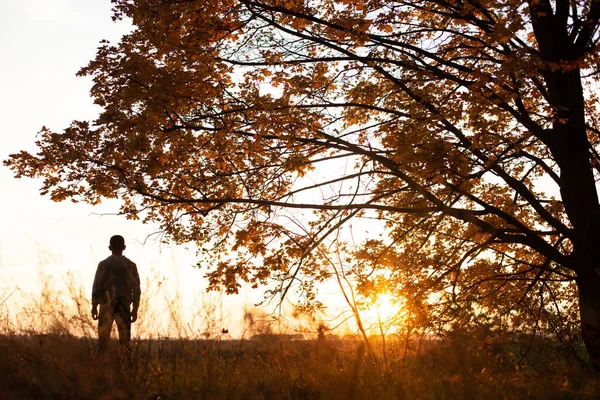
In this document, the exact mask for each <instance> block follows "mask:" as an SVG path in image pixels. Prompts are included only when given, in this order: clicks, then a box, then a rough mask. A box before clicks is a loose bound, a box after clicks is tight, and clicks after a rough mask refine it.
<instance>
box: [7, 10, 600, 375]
mask: <svg viewBox="0 0 600 400" xmlns="http://www.w3.org/2000/svg"><path fill="white" fill-rule="evenodd" d="M113 2H114V10H115V17H114V18H115V19H121V18H124V17H127V18H131V19H132V20H133V24H134V26H135V29H134V30H133V31H132V32H131V33H130V34H128V35H126V36H125V37H123V39H122V40H121V42H120V43H119V44H117V45H111V44H110V43H103V44H102V46H101V47H100V48H99V49H98V53H97V56H96V58H95V59H94V60H93V61H91V62H90V64H89V65H88V66H86V67H84V68H83V69H82V70H81V71H80V72H79V74H80V75H83V76H91V77H93V80H94V86H93V88H92V91H91V94H92V96H93V97H94V99H95V102H96V103H97V104H99V105H101V106H102V107H103V108H104V111H103V112H102V114H101V115H100V117H99V118H98V120H96V121H94V123H93V124H90V123H89V122H82V121H74V122H73V123H72V125H71V126H70V127H68V128H66V129H65V130H64V131H63V132H60V133H57V132H52V131H50V130H49V129H46V128H44V129H43V130H42V132H41V136H40V138H39V141H38V142H37V144H38V146H39V152H38V153H37V154H29V153H27V152H21V153H19V154H14V155H11V156H10V159H8V160H7V161H5V164H6V165H8V166H9V167H10V168H12V169H13V171H14V172H15V174H16V176H17V177H22V176H27V177H41V178H43V179H44V183H43V187H42V194H49V195H50V197H51V198H52V199H53V200H55V201H60V200H64V199H72V200H74V201H81V200H83V201H86V202H89V203H96V202H99V201H100V200H101V198H119V199H121V200H122V201H123V206H122V212H123V214H125V215H127V216H128V217H130V218H143V219H144V220H146V221H158V222H159V223H161V224H162V225H161V226H162V228H163V229H164V231H165V232H166V233H168V234H169V235H170V236H171V237H172V238H173V239H174V240H176V241H195V242H197V243H198V244H199V245H200V246H201V247H203V248H204V249H209V248H210V249H211V250H213V251H216V252H217V253H218V254H219V255H218V257H217V258H215V259H214V260H215V261H214V265H213V267H212V269H211V271H210V272H209V273H208V276H209V278H210V282H211V284H212V285H216V286H219V285H220V286H224V287H225V288H227V290H229V291H231V292H235V291H236V290H237V288H238V286H239V282H240V281H248V282H252V283H253V284H255V285H258V284H264V283H267V282H268V281H269V280H270V279H272V278H275V279H277V280H278V281H279V282H280V285H279V286H278V287H276V288H275V289H274V290H275V292H278V293H279V294H282V295H284V296H285V295H286V293H287V292H288V290H289V289H290V287H296V286H294V285H299V286H300V287H301V288H303V289H305V291H304V293H306V296H307V298H306V300H307V302H309V303H310V301H311V300H314V297H312V294H311V293H313V292H312V291H311V289H312V288H313V284H314V282H318V281H319V280H323V279H326V278H328V277H329V276H331V268H330V267H331V266H332V265H335V266H337V267H339V266H340V265H342V264H343V265H344V266H345V268H346V271H349V272H348V273H353V274H354V276H355V277H356V278H357V279H358V285H359V289H360V290H362V291H363V293H365V295H368V294H369V293H372V292H373V291H381V290H384V289H382V287H384V288H385V290H388V291H390V292H394V293H396V294H397V295H398V296H404V298H405V299H406V306H407V307H409V306H410V307H412V308H413V309H414V310H415V312H420V311H423V310H426V309H428V310H429V309H431V310H438V311H436V312H438V313H439V315H453V316H454V317H457V318H459V317H460V315H474V314H477V313H480V311H481V310H486V312H488V313H489V315H488V316H489V318H496V319H497V321H507V320H508V321H510V324H512V325H513V326H517V325H519V324H525V325H528V326H533V325H536V326H542V325H543V326H547V327H550V328H553V329H554V330H555V331H556V332H558V333H560V330H561V329H562V328H561V326H562V325H561V324H564V323H567V322H569V321H572V319H573V318H574V317H577V315H578V310H579V311H580V323H581V330H582V333H583V339H584V341H585V344H586V347H587V350H588V353H589V355H590V357H591V359H592V362H593V364H594V366H595V368H596V369H600V291H599V290H597V288H598V287H599V285H600V270H599V267H600V265H599V264H600V254H599V251H600V245H598V244H597V243H598V242H599V240H600V207H599V202H598V194H597V189H596V178H595V176H596V174H597V173H598V171H599V169H598V168H599V167H598V166H599V160H600V157H599V155H598V141H599V139H600V130H599V129H600V127H599V126H598V123H597V121H596V112H597V106H598V100H597V98H596V95H595V84H596V81H597V77H598V67H597V66H598V62H599V47H598V40H599V37H600V35H599V34H598V25H599V18H600V2H599V1H597V0H591V1H583V0H581V1H580V0H571V1H567V0H555V1H550V0H531V1H518V0H505V1H501V2H500V1H487V0H462V1H460V0H434V1H427V0H415V1H413V0H407V1H387V0H360V1H358V0H340V1H331V0H315V1H299V0H290V1H285V2H283V1H277V0H206V1H191V0H178V1H175V0H171V1H169V0H114V1H113ZM328 170H335V171H337V172H338V173H337V174H335V175H332V174H331V173H326V172H328ZM324 171H325V172H324ZM302 210H312V211H313V213H312V214H310V215H307V214H306V213H304V214H302V213H301V211H302ZM286 218H287V219H286ZM361 218H362V219H367V220H370V221H376V222H375V223H380V224H381V225H382V226H381V229H382V232H384V234H383V235H381V236H377V237H366V238H365V240H361V241H360V243H355V245H356V246H355V247H351V246H350V245H351V243H350V242H349V241H348V240H345V239H347V238H348V237H347V236H346V237H339V236H335V235H336V234H337V233H338V232H339V230H340V228H343V227H344V226H346V225H348V224H353V223H354V222H353V221H356V220H358V219H361ZM299 219H303V221H304V222H305V223H304V224H299V223H298V222H299ZM355 226H356V225H355ZM331 246H335V251H333V253H337V254H340V257H338V259H337V260H336V259H335V258H334V257H332V255H331V254H332V247H331ZM232 250H233V251H234V252H232ZM336 274H337V270H336ZM434 303H435V304H436V305H437V307H438V308H435V307H433V304H434ZM419 310H420V311H419ZM431 312H433V311H431Z"/></svg>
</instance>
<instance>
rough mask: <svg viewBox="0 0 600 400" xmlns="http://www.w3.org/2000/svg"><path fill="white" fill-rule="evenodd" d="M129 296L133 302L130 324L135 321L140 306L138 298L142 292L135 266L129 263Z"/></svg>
mask: <svg viewBox="0 0 600 400" xmlns="http://www.w3.org/2000/svg"><path fill="white" fill-rule="evenodd" d="M131 265H132V268H131V280H132V282H131V294H132V300H133V309H132V310H131V322H135V321H136V320H137V311H138V308H139V306H140V297H141V293H142V290H141V289H140V275H139V274H138V270H137V266H136V265H135V263H134V262H131Z"/></svg>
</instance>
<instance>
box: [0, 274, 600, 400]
mask: <svg viewBox="0 0 600 400" xmlns="http://www.w3.org/2000/svg"><path fill="white" fill-rule="evenodd" d="M66 286H67V290H66V291H65V292H63V293H56V292H55V291H54V289H53V288H52V286H51V285H47V286H46V287H45V289H44V290H42V293H40V295H39V296H35V297H32V298H31V299H30V301H29V303H28V305H27V306H26V307H24V308H23V311H22V312H21V313H20V314H19V316H18V320H19V321H20V322H19V324H20V325H19V326H15V324H14V318H9V316H8V315H6V313H7V311H6V310H4V311H2V312H0V314H2V315H0V324H1V326H0V331H1V332H2V334H1V335H0V355H1V356H0V373H1V375H0V376H1V377H2V378H1V379H0V400H2V399H519V398H523V399H526V398H527V399H529V398H550V399H571V398H589V399H593V398H600V384H599V382H598V380H597V379H596V378H595V376H594V375H593V374H592V372H591V371H590V370H589V368H588V367H586V366H585V365H581V364H580V363H579V362H578V361H577V358H576V357H575V356H574V355H573V354H572V353H570V352H569V351H567V350H565V349H564V348H563V347H561V346H559V345H558V344H556V343H554V342H552V341H550V340H542V339H540V338H539V337H538V338H533V339H531V338H529V339H528V338H523V337H517V338H514V337H513V338H510V337H507V336H500V335H494V334H493V333H490V332H488V333H487V334H486V335H483V336H482V335H481V332H478V334H477V335H475V334H473V333H466V332H461V333H460V334H456V335H451V336H449V337H448V338H447V339H446V340H443V341H440V340H435V341H434V340H429V341H427V340H422V341H420V342H416V341H412V342H411V341H409V342H408V344H409V347H408V348H406V347H405V344H406V343H407V342H405V341H404V340H400V339H398V340H396V339H395V338H394V337H388V338H386V342H385V343H386V345H385V349H386V351H385V354H383V353H382V352H381V349H382V348H383V346H381V343H380V342H378V341H377V339H376V338H373V339H372V342H371V344H372V347H373V348H374V349H378V350H377V351H378V353H377V354H375V355H369V354H368V353H367V352H366V349H365V346H364V345H363V342H361V341H359V340H353V339H344V340H340V339H326V340H316V339H314V340H312V339H311V340H268V341H260V340H224V339H223V338H220V337H219V336H218V334H217V332H216V331H217V329H218V327H219V326H220V325H219V324H218V323H215V318H217V317H216V316H214V315H210V314H211V313H212V312H213V311H214V307H213V308H211V307H207V309H205V310H201V311H202V312H201V313H200V314H201V317H202V319H203V320H205V321H206V325H207V331H210V332H209V333H210V335H198V334H193V335H190V334H189V332H186V325H185V324H183V323H182V321H181V318H180V316H178V315H177V312H176V307H173V309H172V310H170V311H169V314H170V318H171V320H172V321H173V324H174V326H175V327H176V328H177V327H179V328H178V329H180V337H179V338H178V339H175V340H173V339H160V338H159V339H153V340H150V339H145V340H142V339H136V340H134V341H133V342H132V353H131V356H127V357H125V356H124V355H123V354H121V353H120V350H119V349H118V345H117V344H116V341H113V343H112V345H113V348H112V351H111V352H110V353H109V355H108V356H107V357H106V358H98V357H96V356H95V345H96V341H95V332H94V322H93V321H91V319H90V316H89V308H90V307H89V301H88V300H87V299H86V297H85V296H84V294H83V293H82V291H81V290H80V289H77V288H76V286H75V284H74V281H73V280H72V281H70V282H69V281H67V285H66ZM151 287H152V285H148V288H149V289H148V290H152V289H151ZM146 298H147V299H148V298H151V296H148V297H146ZM144 306H145V305H144ZM204 314H206V315H204ZM142 315H143V314H142ZM11 321H13V322H11ZM259 328H261V327H260V326H259V327H258V328H257V327H256V326H254V327H251V326H249V327H248V329H255V330H256V329H258V330H261V329H262V328H261V329H259ZM263 328H264V327H263ZM140 329H146V330H147V331H146V333H147V332H148V331H149V332H151V331H152V329H153V324H152V319H151V318H149V317H148V315H146V322H145V325H141V326H140ZM315 331H316V328H315ZM139 333H140V331H139V330H138V334H139ZM143 337H149V335H147V334H146V335H145V336H143ZM199 337H200V338H202V337H211V338H212V339H204V340H200V339H198V338H199ZM272 338H273V337H272V336H271V339H272ZM579 351H580V352H581V349H579ZM581 353H582V354H583V352H581Z"/></svg>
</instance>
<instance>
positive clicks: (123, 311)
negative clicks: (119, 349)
mask: <svg viewBox="0 0 600 400" xmlns="http://www.w3.org/2000/svg"><path fill="white" fill-rule="evenodd" d="M113 321H114V322H116V323H117V329H118V330H119V343H120V344H121V345H122V346H123V347H124V348H129V341H130V340H131V310H130V306H129V305H126V304H124V303H123V302H119V301H117V302H115V303H114V304H111V303H101V304H100V310H99V312H98V353H100V354H101V353H104V352H105V351H106V348H107V346H108V341H109V340H110V331H111V329H112V325H113Z"/></svg>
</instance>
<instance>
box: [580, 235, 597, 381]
mask: <svg viewBox="0 0 600 400" xmlns="http://www.w3.org/2000/svg"><path fill="white" fill-rule="evenodd" d="M599 245H600V244H599ZM577 287H578V289H579V315H580V319H581V333H582V335H583V341H584V343H585V347H586V349H587V352H588V355H589V356H590V360H591V361H592V365H593V367H594V370H596V372H600V271H598V270H597V269H596V268H594V270H593V271H590V273H585V274H582V275H580V276H578V277H577Z"/></svg>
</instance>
